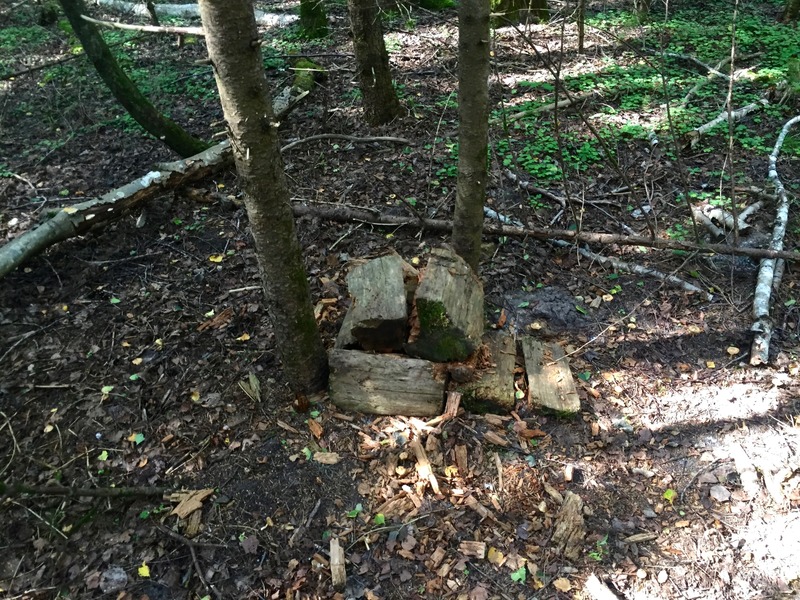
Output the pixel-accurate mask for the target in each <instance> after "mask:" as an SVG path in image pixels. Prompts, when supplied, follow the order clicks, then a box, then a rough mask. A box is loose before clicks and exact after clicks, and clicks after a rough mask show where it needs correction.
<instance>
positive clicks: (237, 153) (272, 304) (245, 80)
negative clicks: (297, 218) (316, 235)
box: [199, 0, 328, 393]
mask: <svg viewBox="0 0 800 600" xmlns="http://www.w3.org/2000/svg"><path fill="white" fill-rule="evenodd" d="M199 6H200V15H201V18H202V21H203V26H204V27H205V29H206V44H207V46H208V54H209V57H210V58H211V62H212V64H213V66H214V76H215V78H216V81H217V88H218V89H219V95H220V101H221V103H222V109H223V111H224V114H225V120H226V121H227V123H228V127H229V131H230V138H231V147H232V148H233V155H234V161H235V163H236V170H237V171H238V173H239V177H240V179H241V186H242V190H243V191H244V200H245V205H246V206H247V214H248V218H249V220H250V229H251V231H252V233H253V238H254V240H255V245H256V252H257V257H258V265H259V270H260V272H261V279H262V282H263V287H264V295H265V297H266V300H267V302H266V303H267V311H268V313H269V316H270V318H271V321H272V326H273V329H274V331H275V342H276V346H277V349H278V354H279V356H280V358H281V361H282V363H283V368H284V372H285V374H286V378H287V380H288V381H289V384H290V385H291V387H292V388H293V390H294V391H295V392H297V393H309V392H315V391H320V390H322V389H324V388H325V386H326V385H327V379H328V361H327V355H326V353H325V349H324V347H323V345H322V340H321V339H320V335H319V331H318V329H317V324H316V321H315V320H314V313H313V310H312V307H311V294H310V291H309V285H308V279H307V275H306V270H305V266H304V264H303V258H302V254H301V251H300V243H299V241H298V239H297V235H296V233H295V228H294V217H293V215H292V207H291V205H290V203H289V190H288V187H287V185H286V177H285V174H284V172H283V160H282V158H281V155H280V147H279V141H278V132H277V123H275V119H274V116H273V112H272V103H271V100H270V98H271V96H270V93H269V89H268V86H267V80H266V76H265V74H264V68H263V66H262V62H261V51H260V44H259V35H258V31H257V29H256V22H255V18H254V15H253V5H252V3H251V2H250V0H201V1H200V3H199Z"/></svg>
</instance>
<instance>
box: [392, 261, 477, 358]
mask: <svg viewBox="0 0 800 600" xmlns="http://www.w3.org/2000/svg"><path fill="white" fill-rule="evenodd" d="M482 334H483V285H482V284H481V282H480V280H479V279H478V277H477V276H476V275H475V273H474V272H473V270H472V269H471V268H470V266H469V265H468V264H467V263H466V262H464V259H462V258H461V257H460V256H458V255H457V254H456V253H455V251H454V250H453V249H452V248H449V247H447V246H443V247H441V248H435V249H434V250H432V251H431V257H430V259H429V261H428V266H427V268H426V269H425V272H424V274H423V275H422V280H421V281H420V284H419V288H418V289H417V293H416V295H415V296H414V310H413V313H412V328H411V337H410V339H409V342H408V344H406V352H407V353H408V354H410V355H411V356H416V357H419V358H425V359H428V360H432V361H435V362H452V361H462V360H464V359H466V358H467V357H468V356H469V355H470V354H472V353H473V352H474V351H475V349H476V348H477V347H478V345H479V344H480V341H481V335H482Z"/></svg>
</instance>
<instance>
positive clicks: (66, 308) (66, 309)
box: [61, 304, 69, 312]
mask: <svg viewBox="0 0 800 600" xmlns="http://www.w3.org/2000/svg"><path fill="white" fill-rule="evenodd" d="M61 310H63V311H64V312H69V306H67V305H66V304H65V305H64V306H62V307H61Z"/></svg>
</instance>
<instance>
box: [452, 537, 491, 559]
mask: <svg viewBox="0 0 800 600" xmlns="http://www.w3.org/2000/svg"><path fill="white" fill-rule="evenodd" d="M458 551H459V552H461V554H463V555H464V556H474V557H475V558H479V559H483V558H484V557H485V556H486V542H474V541H470V540H464V541H463V542H461V543H460V544H459V545H458Z"/></svg>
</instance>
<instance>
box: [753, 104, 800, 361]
mask: <svg viewBox="0 0 800 600" xmlns="http://www.w3.org/2000/svg"><path fill="white" fill-rule="evenodd" d="M798 122H800V115H797V116H796V117H794V118H792V119H790V120H789V121H787V122H786V124H785V125H784V126H783V129H782V130H781V133H780V135H779V136H778V139H777V141H776V142H775V147H774V148H773V149H772V152H771V153H770V155H769V172H768V179H769V180H770V181H771V182H772V184H773V185H774V186H775V195H776V196H777V198H778V207H777V210H776V211H775V225H774V226H773V229H772V241H771V242H770V244H769V249H770V250H777V251H779V250H783V238H784V237H785V236H786V225H787V223H788V221H789V198H788V195H787V194H786V188H784V187H783V182H782V181H781V178H780V176H779V175H778V165H777V163H778V155H779V154H780V151H781V147H782V146H783V142H784V140H785V139H786V136H787V135H788V134H789V130H790V129H791V128H792V127H793V126H794V125H795V124H797V123H798ZM774 277H775V259H774V258H768V259H764V260H762V261H761V266H760V267H759V269H758V278H757V280H756V291H755V295H754V298H753V317H754V318H755V322H754V323H753V325H752V327H751V330H752V331H754V332H755V336H754V337H753V343H752V345H751V346H750V364H751V365H763V364H766V363H768V362H769V344H770V340H771V338H772V329H773V326H774V323H773V321H772V318H771V317H770V315H769V305H770V299H771V297H772V283H773V279H774Z"/></svg>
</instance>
